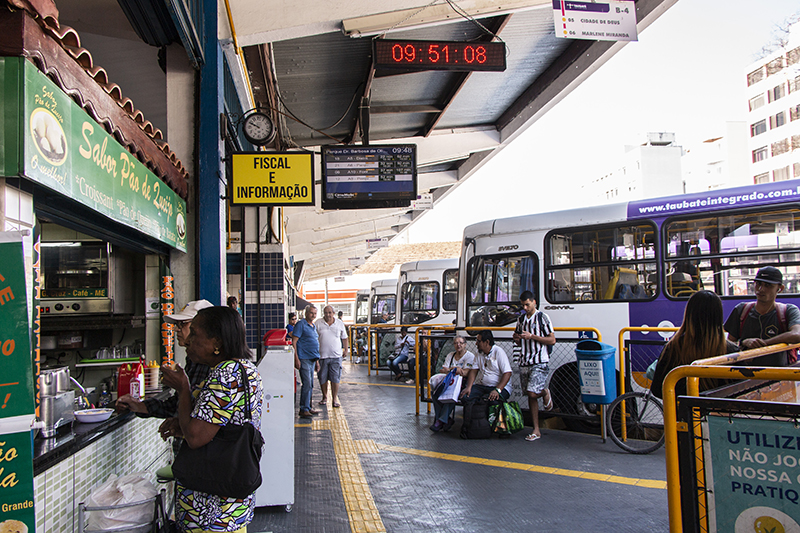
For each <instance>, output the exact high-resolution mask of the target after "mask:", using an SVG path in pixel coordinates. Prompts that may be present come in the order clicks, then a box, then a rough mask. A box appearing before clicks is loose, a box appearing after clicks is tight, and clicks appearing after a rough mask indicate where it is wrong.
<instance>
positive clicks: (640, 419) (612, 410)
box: [606, 392, 664, 454]
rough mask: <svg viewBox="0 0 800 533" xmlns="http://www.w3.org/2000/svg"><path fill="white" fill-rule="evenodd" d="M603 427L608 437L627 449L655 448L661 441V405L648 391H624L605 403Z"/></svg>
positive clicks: (637, 451) (627, 450)
mask: <svg viewBox="0 0 800 533" xmlns="http://www.w3.org/2000/svg"><path fill="white" fill-rule="evenodd" d="M623 408H624V413H625V415H624V417H623ZM623 422H624V435H623ZM606 427H607V428H608V435H609V436H610V437H611V440H613V441H614V443H615V444H616V445H617V446H619V447H620V448H622V449H623V450H625V451H626V452H630V453H638V454H644V453H650V452H654V451H656V450H657V449H659V448H660V447H661V446H662V445H663V444H664V409H663V408H662V407H661V402H660V401H659V399H658V398H656V397H655V396H653V395H652V394H650V393H649V392H647V393H644V392H627V393H625V394H623V395H622V396H620V397H618V398H616V399H615V400H614V401H613V402H611V404H610V405H609V406H608V410H607V412H606Z"/></svg>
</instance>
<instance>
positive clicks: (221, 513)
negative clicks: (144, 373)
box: [160, 306, 263, 533]
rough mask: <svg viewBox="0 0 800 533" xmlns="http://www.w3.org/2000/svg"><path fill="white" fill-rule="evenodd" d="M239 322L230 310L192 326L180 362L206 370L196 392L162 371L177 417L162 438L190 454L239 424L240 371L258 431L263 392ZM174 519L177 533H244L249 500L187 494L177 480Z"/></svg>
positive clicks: (211, 313) (203, 316)
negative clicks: (175, 439) (183, 445)
mask: <svg viewBox="0 0 800 533" xmlns="http://www.w3.org/2000/svg"><path fill="white" fill-rule="evenodd" d="M249 355H250V354H249V350H248V349H247V343H246V341H245V330H244V324H243V323H242V318H241V316H240V315H239V313H237V312H236V311H235V310H234V309H231V308H230V307H221V306H218V307H209V308H206V309H202V310H201V311H200V312H198V313H197V316H196V317H195V318H194V320H192V325H191V330H190V334H189V337H188V338H187V347H186V356H187V357H188V358H189V359H190V360H191V361H192V362H194V363H202V364H206V365H208V366H209V367H211V371H210V372H209V375H208V378H207V379H206V381H205V382H204V383H203V385H202V386H201V388H200V389H199V390H197V391H195V393H194V395H192V394H191V393H190V391H191V388H190V386H189V380H188V378H187V377H186V373H185V372H184V371H183V369H182V368H180V367H176V368H175V369H174V370H173V369H169V368H166V367H163V368H162V372H163V376H164V377H163V382H164V384H165V385H168V386H170V387H172V388H174V389H175V390H176V391H177V393H178V398H179V400H178V417H177V418H172V419H168V420H167V421H166V422H164V424H163V425H162V426H161V428H160V432H161V435H162V437H164V438H167V437H171V436H182V437H183V438H184V439H186V442H187V444H188V445H189V446H190V447H191V448H199V447H200V446H204V445H206V444H207V443H208V442H210V441H211V440H212V439H213V438H214V436H215V435H216V434H217V431H219V428H220V427H221V426H225V425H228V424H234V425H237V426H240V425H243V424H244V423H245V412H246V409H245V394H244V393H245V389H244V381H243V380H242V375H241V372H242V370H244V371H246V372H247V379H248V382H249V385H250V395H249V397H250V411H251V414H252V424H253V425H254V426H255V427H256V429H259V428H260V427H261V403H262V398H263V388H262V384H261V376H260V375H259V374H258V370H256V367H255V365H253V363H251V362H250V361H249V360H248V358H249ZM176 492H177V496H176V508H175V516H176V519H177V523H178V529H179V530H180V531H185V532H189V533H201V532H206V531H233V532H244V531H246V530H247V524H249V523H250V522H251V521H252V520H253V510H254V508H255V494H251V495H250V496H248V497H246V498H243V499H237V498H232V497H231V498H225V497H222V496H216V495H213V494H206V493H204V492H200V491H196V490H191V489H189V488H187V487H184V486H183V485H182V484H181V482H180V480H177V489H176Z"/></svg>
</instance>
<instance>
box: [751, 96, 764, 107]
mask: <svg viewBox="0 0 800 533" xmlns="http://www.w3.org/2000/svg"><path fill="white" fill-rule="evenodd" d="M762 105H764V93H761V94H759V95H758V96H754V97H753V98H751V99H750V111H755V110H756V109H758V108H759V107H761V106H762Z"/></svg>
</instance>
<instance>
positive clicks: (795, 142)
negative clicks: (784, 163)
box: [792, 135, 800, 152]
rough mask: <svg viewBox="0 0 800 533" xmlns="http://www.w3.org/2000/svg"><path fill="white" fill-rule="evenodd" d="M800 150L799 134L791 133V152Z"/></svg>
mask: <svg viewBox="0 0 800 533" xmlns="http://www.w3.org/2000/svg"><path fill="white" fill-rule="evenodd" d="M795 150H800V135H792V152H794V151H795Z"/></svg>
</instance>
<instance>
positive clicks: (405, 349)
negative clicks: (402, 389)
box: [389, 326, 414, 381]
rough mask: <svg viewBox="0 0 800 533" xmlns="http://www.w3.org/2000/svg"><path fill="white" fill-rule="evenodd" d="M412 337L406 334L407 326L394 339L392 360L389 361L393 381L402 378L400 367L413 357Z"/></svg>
mask: <svg viewBox="0 0 800 533" xmlns="http://www.w3.org/2000/svg"><path fill="white" fill-rule="evenodd" d="M413 350H414V335H410V334H409V333H408V326H403V327H402V328H400V334H399V335H398V336H397V337H395V339H394V355H395V357H394V359H390V360H389V370H391V371H392V372H394V379H395V381H400V380H401V379H402V378H403V371H402V370H401V369H400V365H401V364H403V363H406V362H408V360H409V358H411V357H413Z"/></svg>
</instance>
